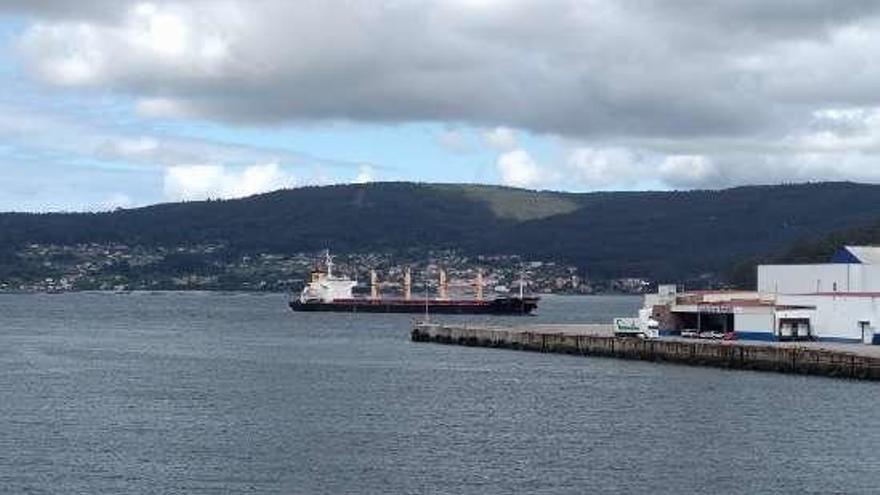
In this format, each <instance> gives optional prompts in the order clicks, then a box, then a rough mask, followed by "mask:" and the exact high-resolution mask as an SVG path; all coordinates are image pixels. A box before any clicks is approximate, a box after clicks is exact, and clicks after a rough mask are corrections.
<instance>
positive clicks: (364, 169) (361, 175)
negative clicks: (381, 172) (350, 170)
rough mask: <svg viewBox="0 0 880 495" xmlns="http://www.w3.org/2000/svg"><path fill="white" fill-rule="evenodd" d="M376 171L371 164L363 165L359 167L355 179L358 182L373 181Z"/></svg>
mask: <svg viewBox="0 0 880 495" xmlns="http://www.w3.org/2000/svg"><path fill="white" fill-rule="evenodd" d="M375 175H376V171H375V170H374V169H373V167H372V166H370V165H361V166H360V167H359V168H358V174H357V177H355V179H354V181H355V183H356V184H366V183H367V182H373V180H375V179H374V178H375Z"/></svg>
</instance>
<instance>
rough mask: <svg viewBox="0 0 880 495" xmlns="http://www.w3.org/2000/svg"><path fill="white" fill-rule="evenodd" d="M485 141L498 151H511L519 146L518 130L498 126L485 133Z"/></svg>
mask: <svg viewBox="0 0 880 495" xmlns="http://www.w3.org/2000/svg"><path fill="white" fill-rule="evenodd" d="M483 142H485V143H486V146H488V147H489V148H491V149H494V150H496V151H510V150H512V149H514V148H516V147H517V141H516V132H515V131H514V130H513V129H510V128H508V127H496V128H494V129H490V130H488V131H485V132H484V133H483Z"/></svg>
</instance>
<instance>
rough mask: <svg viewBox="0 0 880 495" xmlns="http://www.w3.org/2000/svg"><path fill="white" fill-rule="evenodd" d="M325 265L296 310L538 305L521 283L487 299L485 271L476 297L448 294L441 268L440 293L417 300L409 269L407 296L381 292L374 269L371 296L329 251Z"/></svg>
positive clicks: (525, 310) (522, 311) (484, 310)
mask: <svg viewBox="0 0 880 495" xmlns="http://www.w3.org/2000/svg"><path fill="white" fill-rule="evenodd" d="M323 264H324V266H323V267H319V268H316V269H315V270H313V271H312V273H311V277H310V280H309V283H307V284H306V286H305V287H303V290H302V292H301V293H300V294H299V295H298V296H294V297H292V298H291V300H290V303H289V304H290V309H292V310H294V311H336V312H352V313H355V312H356V313H428V314H487V315H528V314H531V313H532V311H534V310H535V308H537V307H538V300H539V298H538V297H535V296H526V295H525V294H524V293H523V284H522V282H520V293H519V296H496V297H493V298H491V299H484V298H483V284H482V274H480V273H478V274H477V281H476V283H475V285H474V287H475V295H474V298H473V299H451V298H449V297H448V285H447V281H446V272H445V271H443V270H441V271H440V281H439V285H438V294H437V296H436V297H433V298H429V297H427V296H426V297H425V298H423V299H416V298H413V297H412V276H411V274H410V271H409V269H407V270H406V271H405V272H404V281H403V287H404V294H403V297H395V298H385V297H381V295H380V294H379V288H378V283H377V278H376V272H375V271H371V273H370V278H371V280H370V282H371V291H370V292H371V293H370V296H369V297H355V296H354V295H353V291H354V288H355V287H356V286H357V282H355V281H354V280H351V279H350V278H347V277H340V276H336V275H334V274H333V259H332V257H331V256H330V254H329V253H327V254H326V256H325V259H324V263H323Z"/></svg>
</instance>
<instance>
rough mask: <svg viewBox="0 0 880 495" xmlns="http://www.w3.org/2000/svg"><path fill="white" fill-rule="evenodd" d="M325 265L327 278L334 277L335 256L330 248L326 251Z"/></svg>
mask: <svg viewBox="0 0 880 495" xmlns="http://www.w3.org/2000/svg"><path fill="white" fill-rule="evenodd" d="M324 265H325V266H326V267H327V278H328V279H329V278H333V257H332V256H330V250H329V249H328V250H327V251H326V252H325V253H324Z"/></svg>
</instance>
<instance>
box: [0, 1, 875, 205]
mask: <svg viewBox="0 0 880 495" xmlns="http://www.w3.org/2000/svg"><path fill="white" fill-rule="evenodd" d="M70 4H71V3H70V2H34V1H25V0H10V1H9V2H3V5H2V6H0V10H2V9H13V12H15V13H21V12H26V13H27V16H26V17H23V18H22V19H24V22H26V23H28V24H27V25H26V28H25V29H24V32H23V34H21V36H20V38H19V40H18V48H19V51H18V53H19V54H20V55H21V57H22V59H23V61H24V63H25V64H26V66H27V67H28V68H29V69H30V70H31V73H32V74H35V75H37V76H38V77H40V78H41V79H43V80H44V81H47V82H49V83H51V84H56V85H59V86H64V87H76V88H79V87H83V88H97V89H98V90H100V91H105V90H109V91H111V92H118V93H121V94H124V95H126V97H127V98H128V97H130V98H132V99H133V100H134V101H135V102H136V104H135V105H136V111H137V112H138V114H139V115H140V116H142V117H147V118H155V117H158V118H163V119H164V118H177V119H195V118H197V119H208V120H209V121H210V120H215V121H217V120H219V121H225V122H233V123H236V124H239V123H245V124H252V123H276V122H293V123H303V122H305V123H312V122H316V121H324V120H354V121H365V122H373V123H382V124H386V123H393V122H425V121H429V122H441V123H443V124H445V125H447V126H457V127H451V128H449V129H448V130H447V131H444V132H442V133H441V134H440V135H439V136H438V137H437V140H438V142H439V143H440V144H441V145H442V146H443V147H444V149H447V150H449V151H452V152H466V151H469V146H470V144H474V145H475V146H477V147H478V146H479V143H480V142H482V143H483V145H485V146H486V147H488V148H489V149H491V150H494V151H495V152H497V153H499V154H500V156H499V157H498V160H497V163H496V166H497V169H498V172H499V177H500V178H501V180H502V181H503V182H505V183H510V184H517V185H528V186H534V185H542V186H543V185H550V186H554V187H561V188H578V189H590V188H602V189H608V188H632V187H634V186H633V184H648V185H653V186H655V187H667V188H668V187H721V186H728V185H738V184H743V183H752V182H760V183H769V182H774V181H775V182H778V181H791V180H821V179H827V178H832V179H849V180H867V181H880V172H875V170H877V169H878V167H877V165H876V163H877V161H878V158H880V111H878V108H880V93H878V91H877V90H876V88H877V87H878V86H880V59H878V58H877V57H876V56H875V52H876V47H877V46H878V45H880V16H878V9H880V3H877V2H861V1H856V0H853V1H847V2H836V3H835V2H825V1H821V0H804V1H803V2H800V3H799V4H798V5H797V6H796V7H792V6H791V5H790V4H788V3H785V2H766V1H759V0H727V1H724V0H722V1H717V2H712V3H711V4H707V5H704V4H703V3H701V2H675V1H672V2H666V1H663V2H656V1H645V2H642V1H637V2H628V1H626V0H622V1H612V0H588V1H582V0H542V1H536V0H510V1H500V0H456V1H442V0H426V1H422V2H406V1H403V2H398V1H387V2H386V1H382V2H350V1H347V0H325V1H320V2H317V1H315V2H312V1H306V2H290V1H284V0H265V1H260V2H244V1H243V0H216V1H212V2H187V1H182V0H181V1H177V0H167V1H165V0H163V1H156V2H140V1H127V0H119V1H116V2H109V1H106V0H105V1H98V0H95V1H93V2H84V3H83V2H80V3H77V5H76V6H75V7H71V6H70ZM80 4H81V5H80ZM743 26H745V27H746V29H743ZM22 125H23V124H22V123H17V122H9V120H8V119H4V117H3V116H2V115H0V132H4V133H7V134H9V133H16V134H17V135H21V136H23V137H17V138H16V139H21V140H22V141H27V142H28V143H29V144H31V143H35V144H36V146H35V147H41V146H42V147H46V148H49V149H51V150H57V149H59V148H64V149H68V148H76V147H79V148H86V149H87V151H86V152H85V153H84V154H86V155H89V154H98V155H99V156H100V157H103V158H106V157H117V158H120V159H125V160H129V161H130V162H134V163H138V164H144V163H160V164H172V165H173V164H180V163H212V164H223V166H224V167H230V168H228V169H227V168H224V169H223V170H224V172H222V173H220V174H219V175H220V176H225V175H226V173H227V172H228V173H232V172H231V171H234V170H237V169H235V168H233V167H232V166H233V165H235V166H243V165H246V164H253V163H275V162H277V163H283V164H289V163H294V162H295V163H297V165H299V160H295V159H292V158H291V157H290V155H288V154H285V153H284V152H282V151H278V152H277V153H276V151H275V150H253V149H250V150H248V149H241V148H242V147H235V146H223V145H217V144H216V143H213V144H212V143H194V142H190V141H187V140H185V139H177V140H169V139H166V138H162V137H161V136H156V137H152V136H148V137H146V138H141V137H138V136H129V135H127V134H126V133H122V134H125V135H115V133H104V134H98V135H96V136H89V137H85V138H83V139H81V140H80V139H76V140H75V139H73V138H67V139H59V140H58V141H59V142H57V143H56V142H52V141H53V140H52V139H51V138H46V137H45V136H43V137H39V136H38V137H32V136H24V135H25V134H27V132H25V131H22V130H21V126H22ZM514 129H516V130H514ZM517 133H530V134H529V135H530V139H529V142H531V141H532V139H531V136H533V137H534V138H535V139H542V138H545V137H547V136H562V137H564V138H566V139H571V140H573V142H575V143H576V144H574V145H564V146H562V149H561V150H560V152H559V156H557V157H555V158H549V157H547V156H546V155H547V154H546V153H543V154H541V155H539V156H541V160H540V161H541V162H542V163H541V164H540V165H539V164H538V163H536V160H535V159H534V158H532V155H531V154H530V153H529V152H528V151H526V149H525V148H526V146H525V145H524V144H522V143H520V142H519V141H520V139H518V137H517ZM105 134H113V135H105ZM150 139H154V141H150ZM126 140H129V141H126ZM75 141H81V142H75ZM218 166H219V165H218ZM353 170H354V169H353V168H348V169H346V171H345V172H343V173H340V174H334V178H335V179H339V178H340V177H342V178H344V177H346V176H347V177H349V178H351V177H352V176H354V175H355V173H354V172H353ZM361 172H363V171H359V172H358V174H357V175H358V176H359V177H357V178H358V179H361V178H372V176H373V171H369V172H368V173H361ZM206 180H207V179H206ZM215 182H222V180H216V181H215ZM215 189H216V188H215ZM220 189H224V188H220Z"/></svg>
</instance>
